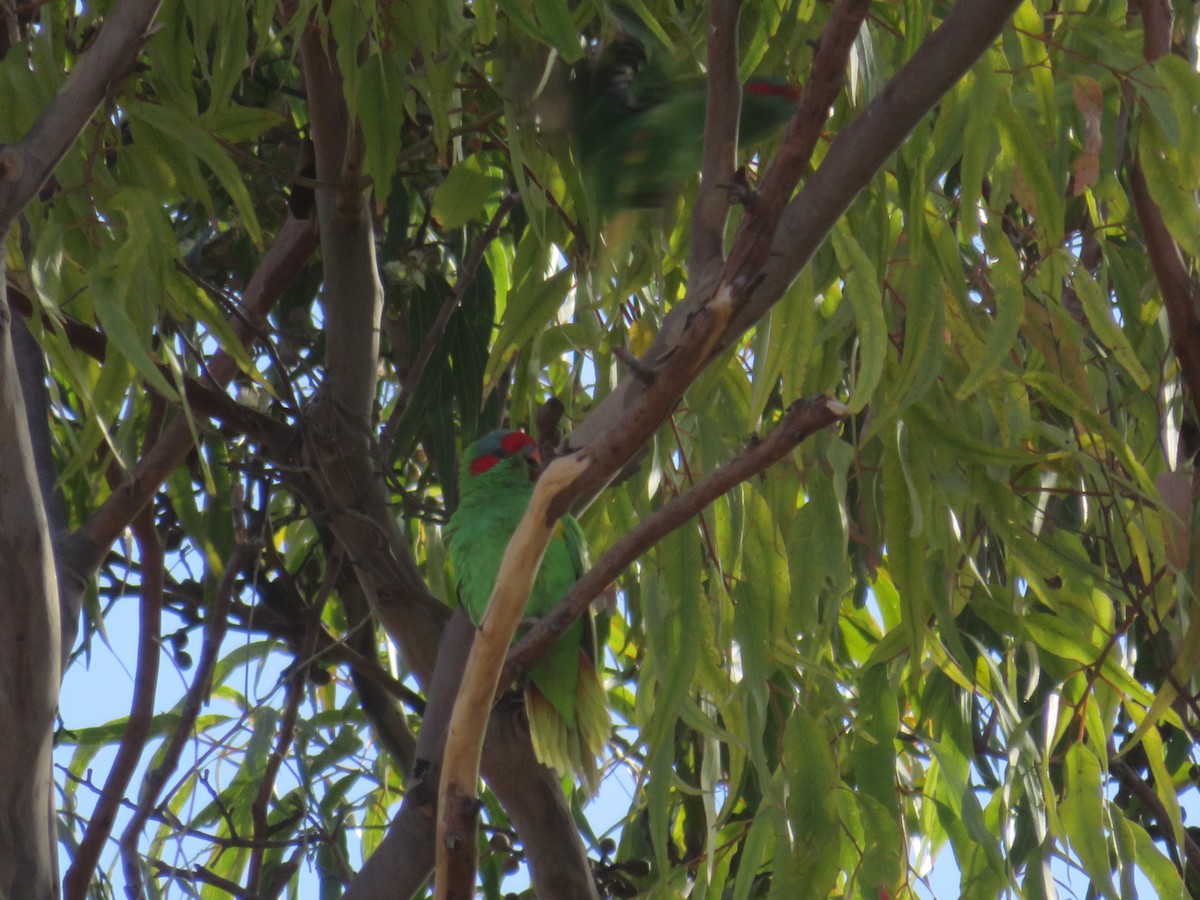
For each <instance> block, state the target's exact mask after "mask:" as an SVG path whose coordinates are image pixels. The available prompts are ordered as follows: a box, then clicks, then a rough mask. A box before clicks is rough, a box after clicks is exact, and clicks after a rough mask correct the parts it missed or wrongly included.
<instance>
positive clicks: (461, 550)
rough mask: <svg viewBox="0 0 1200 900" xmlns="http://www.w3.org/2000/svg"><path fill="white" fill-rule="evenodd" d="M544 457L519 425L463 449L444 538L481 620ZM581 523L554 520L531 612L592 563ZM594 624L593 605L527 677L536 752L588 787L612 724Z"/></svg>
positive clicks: (461, 594)
mask: <svg viewBox="0 0 1200 900" xmlns="http://www.w3.org/2000/svg"><path fill="white" fill-rule="evenodd" d="M540 464H541V457H540V455H539V454H538V449H537V444H536V443H535V442H534V440H533V438H531V437H530V436H529V435H527V434H525V433H524V432H521V431H504V430H500V431H493V432H490V433H489V434H486V435H484V436H483V437H482V438H480V439H479V440H478V441H477V442H476V443H475V444H473V445H472V446H471V447H470V448H468V450H467V451H466V454H465V457H464V459H463V464H462V470H461V473H460V475H459V497H460V499H459V503H458V508H457V509H456V510H455V511H454V514H453V515H452V516H451V517H450V521H449V522H448V523H447V524H446V529H445V538H446V545H447V550H448V551H449V557H450V566H451V568H452V569H453V572H454V582H455V588H456V591H457V594H458V602H459V603H460V604H462V606H463V608H464V609H465V610H466V612H467V614H468V615H469V616H470V617H471V621H473V622H474V623H475V624H476V625H479V622H480V620H481V619H482V618H483V612H484V610H485V609H486V608H487V605H488V600H490V599H491V596H492V589H493V587H495V584H496V576H497V574H498V573H499V571H500V561H501V560H502V559H503V557H504V550H505V548H506V547H507V546H508V541H509V538H511V537H512V534H513V532H514V531H515V530H516V527H517V523H518V522H520V520H521V516H522V515H524V513H525V508H526V507H527V506H528V505H529V499H530V497H531V496H532V495H533V481H534V479H535V478H536V477H537V474H538V469H539V467H540ZM587 565H588V563H587V548H586V547H585V546H584V538H583V531H582V529H580V527H579V523H578V522H577V521H575V519H574V518H573V517H571V516H569V515H567V516H563V518H562V519H561V520H560V521H559V523H558V528H557V531H556V534H555V536H554V537H553V538H552V539H551V541H550V545H549V546H548V547H547V548H546V555H545V557H543V559H542V565H541V568H540V569H539V571H538V574H537V578H536V579H535V580H534V583H533V589H532V591H531V592H530V594H529V600H528V602H527V603H526V606H525V615H526V618H530V619H536V618H537V617H540V616H544V615H545V614H546V613H548V612H549V611H550V610H551V609H553V608H554V606H555V605H556V604H557V603H558V601H559V600H561V599H562V598H563V595H564V594H566V592H567V591H568V590H569V589H570V587H571V586H572V585H573V584H574V583H575V582H576V581H577V580H578V578H579V576H580V575H582V574H583V573H584V571H585V570H586V569H587ZM597 653H598V649H597V642H596V628H595V621H594V620H593V618H592V615H591V613H590V612H589V613H588V614H587V615H586V616H584V617H582V618H581V619H579V620H577V621H576V622H575V623H574V624H573V625H571V627H570V628H568V629H567V630H566V632H564V634H563V636H562V638H561V640H559V642H558V643H557V644H555V645H554V646H553V647H551V648H550V649H549V650H548V651H547V652H546V654H545V655H544V656H543V657H542V658H541V659H540V660H539V661H538V662H537V664H536V665H535V666H534V667H533V670H532V671H531V672H530V673H529V677H528V679H527V681H526V684H525V710H526V714H527V716H528V718H529V733H530V737H531V738H532V740H533V749H534V752H535V753H536V754H537V758H538V760H539V761H541V762H542V763H543V764H544V765H546V766H549V767H550V768H551V769H553V770H555V771H556V772H557V773H558V774H559V775H560V776H561V777H563V778H569V777H571V776H572V775H573V776H575V777H576V778H577V779H578V780H579V782H580V784H582V785H583V786H584V788H585V789H586V791H587V792H588V793H592V792H594V790H595V788H596V786H597V784H598V783H599V776H600V771H599V767H598V765H597V757H599V756H600V754H601V753H602V752H603V750H604V745H605V744H606V743H607V741H608V736H609V732H610V730H611V726H610V721H609V715H608V705H607V702H606V700H605V695H604V686H603V685H602V684H601V682H600V676H599V672H598V667H597Z"/></svg>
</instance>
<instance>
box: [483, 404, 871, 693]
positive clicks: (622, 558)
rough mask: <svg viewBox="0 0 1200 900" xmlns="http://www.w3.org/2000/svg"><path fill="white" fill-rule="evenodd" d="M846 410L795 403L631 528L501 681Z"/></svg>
mask: <svg viewBox="0 0 1200 900" xmlns="http://www.w3.org/2000/svg"><path fill="white" fill-rule="evenodd" d="M847 414H848V410H847V409H846V407H845V406H844V405H842V404H841V403H838V402H837V401H836V400H831V399H829V398H828V397H814V398H812V399H810V400H801V401H799V402H797V403H793V404H792V405H791V407H789V408H788V411H787V412H786V413H784V416H783V419H782V420H781V421H780V423H779V424H778V425H777V426H776V427H775V429H774V430H773V431H772V432H771V433H770V434H769V435H768V436H767V437H766V438H764V439H763V440H761V441H756V442H754V443H752V444H750V446H748V447H747V448H746V449H745V450H742V451H741V452H740V453H738V454H737V455H736V456H734V457H733V458H732V459H730V460H729V461H728V462H726V463H725V464H724V465H722V466H721V467H720V468H718V469H715V470H713V471H712V472H710V473H709V474H708V475H706V476H705V477H704V478H703V479H701V480H700V481H699V482H697V483H696V484H695V485H694V486H693V487H692V488H691V489H690V490H688V491H687V492H685V493H683V494H680V495H678V496H677V497H673V498H672V499H671V500H669V501H668V502H667V503H664V504H663V505H662V506H661V507H659V508H658V509H656V510H655V511H654V512H653V513H652V514H650V515H649V516H646V517H645V518H644V519H642V520H641V521H639V522H638V524H637V525H636V526H635V527H634V528H633V530H632V531H630V532H629V533H628V534H626V535H625V536H624V537H622V538H621V539H620V540H618V541H617V542H616V543H615V544H613V545H612V546H611V547H609V548H608V550H606V551H605V552H604V555H603V556H601V557H600V558H599V559H598V560H597V561H596V563H595V565H593V566H592V567H591V568H590V569H588V571H587V572H586V573H585V574H584V575H583V577H582V578H580V579H579V580H578V581H577V582H575V585H574V587H572V588H571V590H570V591H568V592H567V594H566V595H565V596H564V597H563V598H562V600H561V601H559V603H558V605H557V606H556V607H555V608H554V610H553V611H552V612H551V613H550V614H549V615H547V616H545V617H544V618H542V619H541V620H540V621H539V622H538V623H537V624H536V625H535V626H534V627H533V628H531V629H530V630H529V633H528V634H526V635H525V636H524V637H522V638H521V640H520V642H518V643H517V644H516V646H514V647H513V648H512V650H510V651H509V654H508V659H507V660H506V661H505V664H504V671H503V672H502V673H501V675H500V684H501V685H506V684H509V683H510V682H512V681H513V680H514V679H515V678H516V677H517V676H518V674H519V673H521V672H528V671H529V670H530V668H532V666H533V665H534V663H536V662H537V660H538V657H540V656H541V655H542V654H543V653H545V652H546V650H547V649H549V647H550V646H551V645H552V644H554V643H555V642H556V641H558V639H559V638H560V637H561V636H562V633H563V632H564V631H566V629H567V628H569V627H570V625H571V623H572V622H574V621H575V620H576V619H578V618H579V617H580V616H581V615H583V612H584V610H586V609H587V608H588V606H589V605H590V604H591V602H592V601H593V600H595V599H596V597H598V596H599V595H600V592H601V591H603V590H604V589H605V588H606V587H608V585H610V584H612V582H613V581H614V580H615V579H616V578H617V576H618V575H620V574H621V573H622V572H624V571H625V569H626V568H628V567H629V565H630V564H632V563H633V562H634V561H635V560H636V559H638V558H639V557H640V556H642V554H644V553H645V552H646V551H647V550H649V549H650V548H651V547H652V546H654V545H655V544H656V543H658V542H659V541H660V540H662V539H663V537H665V536H666V535H667V534H669V533H670V532H672V531H674V530H675V529H676V528H679V527H680V526H682V525H684V524H686V523H687V522H688V521H690V520H691V519H692V518H693V517H694V516H696V515H697V514H699V513H700V512H701V511H702V510H704V509H705V508H706V507H707V506H708V505H709V504H710V503H712V502H713V501H714V500H716V499H717V498H718V497H720V496H721V495H722V494H724V493H725V492H727V491H729V490H730V489H732V488H733V487H735V486H736V485H738V484H741V483H742V482H743V481H748V480H749V479H751V478H753V477H754V476H755V475H757V474H758V473H759V472H761V471H763V470H764V469H766V468H767V467H768V466H771V465H774V464H775V463H776V462H778V461H779V460H781V459H782V458H783V457H784V456H785V455H787V454H788V453H790V452H791V451H792V450H793V449H794V448H795V447H796V446H797V445H798V444H800V443H801V442H802V441H804V440H805V439H807V438H808V437H809V436H811V435H813V434H815V433H816V432H818V431H820V430H821V429H823V428H828V427H829V426H830V425H832V424H833V423H834V422H836V421H838V420H839V419H841V418H843V417H845V416H846V415H847Z"/></svg>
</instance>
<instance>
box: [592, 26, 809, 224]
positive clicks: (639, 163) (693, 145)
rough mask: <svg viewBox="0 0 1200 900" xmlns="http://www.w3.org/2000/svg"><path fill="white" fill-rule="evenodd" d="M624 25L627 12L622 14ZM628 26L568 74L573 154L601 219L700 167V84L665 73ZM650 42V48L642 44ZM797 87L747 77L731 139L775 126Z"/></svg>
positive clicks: (640, 204)
mask: <svg viewBox="0 0 1200 900" xmlns="http://www.w3.org/2000/svg"><path fill="white" fill-rule="evenodd" d="M623 22H625V23H626V24H628V22H629V20H628V18H626V19H623ZM646 46H647V43H646V41H645V39H644V37H643V36H640V35H639V34H638V33H635V31H634V30H633V29H632V28H627V29H626V30H624V31H622V32H621V33H619V34H618V37H617V39H616V40H614V41H613V42H612V43H611V44H610V45H609V46H608V47H606V48H605V50H604V52H603V53H602V54H601V55H600V56H599V58H598V59H596V60H595V61H594V62H592V63H590V64H584V65H581V66H578V67H576V70H575V71H574V72H573V73H572V85H573V91H574V100H573V101H572V102H573V105H574V107H575V109H576V112H575V115H574V119H575V126H574V135H575V142H574V143H575V151H574V152H575V156H576V159H577V160H578V162H579V166H580V170H581V171H582V173H583V176H584V181H585V183H586V185H587V191H588V194H589V198H588V199H589V201H590V202H591V203H592V204H593V207H594V208H595V210H596V211H597V212H598V213H599V214H600V217H601V218H602V219H606V218H609V217H611V216H612V215H613V214H615V213H617V212H619V211H620V210H623V209H635V208H646V207H656V206H662V205H663V204H664V203H665V202H667V201H668V200H669V199H670V198H671V196H672V195H673V194H674V193H675V192H676V191H678V189H679V186H680V185H681V184H682V183H683V182H685V181H686V180H687V179H689V178H691V177H692V176H693V175H695V174H696V173H697V172H698V171H699V169H700V162H701V156H702V152H703V141H702V135H703V132H704V115H705V105H706V97H707V85H706V83H705V82H704V80H703V79H700V78H694V77H688V78H683V77H670V76H668V75H667V74H666V72H665V71H664V70H663V67H662V65H661V63H660V62H659V58H660V56H661V54H660V53H652V54H650V55H647V53H646V49H645V48H646ZM650 46H652V47H653V46H654V45H653V44H650ZM799 97H800V88H798V87H796V86H795V85H793V84H789V83H787V82H781V81H774V80H767V79H751V80H750V81H748V82H747V83H746V84H745V85H744V86H743V89H742V109H741V116H740V118H739V143H740V145H742V146H748V145H751V144H756V143H760V142H762V141H763V140H766V139H767V138H769V137H771V136H772V135H773V134H775V133H777V132H779V131H780V130H781V129H782V128H783V126H784V125H785V124H786V123H787V121H788V119H789V118H790V117H791V116H792V114H793V113H794V112H795V109H796V101H797V100H798V99H799Z"/></svg>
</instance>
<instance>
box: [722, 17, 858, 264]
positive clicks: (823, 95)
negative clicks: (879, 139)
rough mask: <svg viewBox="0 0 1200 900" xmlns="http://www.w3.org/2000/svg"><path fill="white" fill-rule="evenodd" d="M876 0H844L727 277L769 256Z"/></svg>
mask: <svg viewBox="0 0 1200 900" xmlns="http://www.w3.org/2000/svg"><path fill="white" fill-rule="evenodd" d="M870 7H871V0H838V2H837V3H836V4H834V7H833V13H832V14H831V16H830V19H829V23H828V24H827V25H826V26H825V30H824V31H822V32H821V40H820V43H819V44H818V48H817V51H816V54H815V55H814V56H813V64H812V72H811V74H810V77H809V80H808V83H807V84H806V85H805V86H804V93H803V94H801V96H800V102H799V104H798V105H797V107H796V114H795V115H794V116H793V117H792V121H791V124H790V125H788V129H787V132H786V133H785V134H784V137H783V143H782V144H781V145H780V147H779V152H778V153H776V154H775V157H774V158H773V159H772V160H771V165H770V166H769V167H768V168H767V173H766V175H764V176H763V181H762V187H761V189H760V190H759V192H758V196H757V197H756V198H755V202H754V208H753V210H752V211H751V213H750V214H749V215H747V216H746V217H745V218H744V219H743V220H742V224H741V225H740V226H739V228H738V233H737V237H736V238H735V240H734V246H733V249H732V250H731V251H730V253H729V260H728V262H727V264H726V267H725V275H724V279H723V280H725V281H734V280H743V281H744V280H745V279H746V278H747V276H752V275H754V274H756V273H757V272H758V271H759V270H760V269H761V268H762V265H763V263H765V262H766V259H767V255H768V253H769V252H770V247H771V238H772V237H774V235H775V231H776V229H777V228H778V226H779V219H780V217H781V216H782V215H783V211H784V208H785V207H786V206H787V203H788V201H789V200H791V198H792V192H793V191H795V189H796V184H797V182H798V181H799V180H800V176H801V175H802V174H803V173H804V170H805V168H807V166H808V164H809V161H810V160H811V159H812V154H813V150H814V149H816V146H817V141H818V140H819V139H820V137H821V131H822V129H823V128H824V127H825V121H826V120H827V119H828V118H829V110H830V108H831V107H832V106H833V103H834V101H835V100H836V99H837V97H838V94H840V93H841V90H842V84H843V82H844V81H845V78H846V68H847V65H848V64H849V61H850V51H851V50H852V49H853V48H854V42H855V40H857V39H858V34H859V29H860V28H861V27H862V23H863V19H865V18H866V17H867V11H868V10H869V9H870Z"/></svg>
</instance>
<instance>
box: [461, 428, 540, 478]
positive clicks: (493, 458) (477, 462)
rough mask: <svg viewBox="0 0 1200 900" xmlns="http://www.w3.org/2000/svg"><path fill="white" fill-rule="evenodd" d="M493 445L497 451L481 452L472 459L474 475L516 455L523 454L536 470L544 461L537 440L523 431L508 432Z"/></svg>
mask: <svg viewBox="0 0 1200 900" xmlns="http://www.w3.org/2000/svg"><path fill="white" fill-rule="evenodd" d="M493 446H495V448H496V452H494V453H481V454H480V455H479V456H476V457H475V458H474V459H472V460H471V464H470V471H471V474H472V475H482V474H483V473H484V472H487V471H488V470H490V469H493V468H495V467H496V466H497V465H499V464H500V462H501V461H502V460H505V459H511V458H512V457H514V456H523V457H524V458H525V460H526V461H527V462H528V463H529V464H530V466H531V467H532V469H533V471H534V472H536V471H537V468H538V467H539V466H540V465H541V463H542V457H541V454H540V453H539V452H538V447H537V442H536V441H534V439H533V438H531V437H530V436H529V435H527V434H526V433H525V432H523V431H509V432H506V433H504V434H503V435H502V436H501V437H500V440H499V441H498V442H497V443H496V444H494V445H493ZM489 449H490V448H489Z"/></svg>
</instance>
